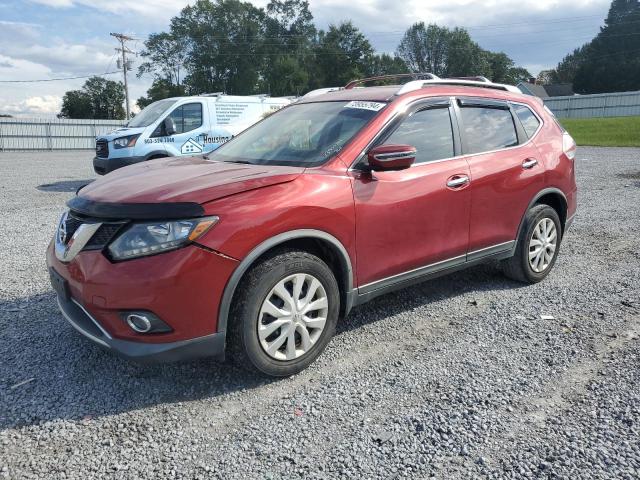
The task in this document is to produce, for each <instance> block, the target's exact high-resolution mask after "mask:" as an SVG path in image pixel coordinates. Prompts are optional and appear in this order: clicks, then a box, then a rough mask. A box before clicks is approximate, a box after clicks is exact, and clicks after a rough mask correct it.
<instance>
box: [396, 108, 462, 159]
mask: <svg viewBox="0 0 640 480" xmlns="http://www.w3.org/2000/svg"><path fill="white" fill-rule="evenodd" d="M384 143H385V144H388V145H392V144H396V145H411V146H413V147H416V150H417V153H416V163H426V162H432V161H434V160H442V159H444V158H451V157H453V156H454V153H453V130H452V128H451V116H450V115H449V109H448V108H432V109H428V110H421V111H418V112H416V113H414V114H413V115H411V116H410V117H409V118H407V119H406V120H405V121H404V122H402V124H401V125H400V126H399V127H398V128H397V129H396V130H395V131H394V132H393V133H392V134H391V136H390V137H389V138H388V139H387V140H386V141H385V142H384Z"/></svg>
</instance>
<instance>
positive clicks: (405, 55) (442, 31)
mask: <svg viewBox="0 0 640 480" xmlns="http://www.w3.org/2000/svg"><path fill="white" fill-rule="evenodd" d="M449 38H450V36H449V30H448V29H447V28H445V27H439V26H437V25H435V24H431V25H429V26H428V27H426V26H425V24H424V22H419V23H415V24H413V25H412V26H410V27H409V28H408V29H407V31H406V32H405V34H404V37H403V38H402V41H401V42H400V45H399V46H398V49H397V50H396V54H397V55H398V57H400V58H401V59H402V60H404V62H405V63H406V64H407V66H408V67H409V69H410V70H411V71H412V72H429V73H433V74H434V75H438V76H444V75H445V73H446V69H447V48H448V44H449Z"/></svg>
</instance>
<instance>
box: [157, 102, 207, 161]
mask: <svg viewBox="0 0 640 480" xmlns="http://www.w3.org/2000/svg"><path fill="white" fill-rule="evenodd" d="M204 108H205V105H204V104H203V103H202V102H193V103H184V104H182V105H180V106H179V107H176V108H175V109H174V110H173V111H172V112H171V113H170V114H169V116H170V117H171V119H172V120H173V123H174V125H175V127H176V132H175V133H174V134H173V135H172V136H171V137H172V141H171V142H170V143H168V144H167V145H166V147H167V151H169V152H170V153H171V154H172V155H174V156H181V155H187V156H188V155H198V154H200V153H203V152H206V150H205V138H206V134H207V132H208V129H207V126H206V123H208V122H205V119H206V118H208V116H207V114H206V112H205V111H204Z"/></svg>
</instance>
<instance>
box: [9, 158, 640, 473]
mask: <svg viewBox="0 0 640 480" xmlns="http://www.w3.org/2000/svg"><path fill="white" fill-rule="evenodd" d="M90 157H91V155H90V153H33V154H8V153H5V154H0V178H1V179H2V180H1V189H0V199H1V202H2V212H3V215H2V217H1V218H0V227H1V228H2V232H3V234H2V236H0V256H1V262H0V268H1V270H0V275H1V278H2V280H1V282H0V304H1V308H0V338H1V342H0V478H3V477H5V478H11V479H20V478H55V479H60V478H78V479H90V478H116V479H124V478H131V479H142V478H160V477H162V478H185V479H200V478H203V479H205V478H207V479H208V478H224V479H228V478H269V479H276V478H286V479H295V478H425V477H435V478H442V479H455V478H465V479H466V478H570V479H580V478H585V479H599V478H602V479H610V478H628V479H631V478H640V435H639V434H640V388H639V387H638V385H639V383H640V320H639V319H640V253H639V252H640V248H639V243H640V242H639V240H638V226H639V225H640V208H639V205H640V150H639V149H596V148H582V149H580V151H579V154H578V160H577V170H578V183H579V187H580V207H579V215H578V216H577V218H576V221H575V223H574V225H573V227H572V229H571V230H570V231H569V233H568V235H567V236H566V237H565V241H564V244H563V245H562V248H561V253H560V257H559V259H558V262H557V264H556V267H555V269H554V271H553V272H552V273H551V275H550V276H549V277H548V278H547V279H546V280H545V281H544V282H542V283H541V284H538V285H534V286H522V285H519V284H517V283H514V282H511V281H509V280H506V279H505V278H504V277H502V276H501V275H500V273H499V272H498V271H497V270H496V268H495V266H492V265H488V266H481V267H477V268H474V269H471V270H468V271H466V272H461V273H458V274H454V275H451V276H449V277H445V278H442V279H439V280H437V281H432V282H428V283H425V284H422V285H420V286H416V287H412V288H409V289H406V290H403V291H401V292H399V293H397V294H392V295H387V296H384V297H381V298H379V299H376V300H375V301H373V302H371V303H369V304H367V305H364V306H361V307H358V308H357V309H355V310H354V311H353V313H352V314H351V315H350V316H349V318H348V319H346V320H345V321H344V322H342V323H341V325H340V326H339V330H338V333H337V335H336V337H335V338H334V340H333V341H332V343H331V344H330V345H329V347H328V349H327V351H326V353H325V354H324V355H323V356H322V357H321V358H320V360H319V361H318V362H316V363H315V364H314V365H313V366H312V367H311V368H309V369H308V370H307V371H305V372H303V373H301V374H299V375H296V376H295V377H292V378H289V379H284V380H265V379H264V378H259V377H254V376H251V375H249V374H247V373H245V372H244V371H240V370H237V369H235V368H234V367H232V366H230V365H227V364H217V363H215V362H214V361H211V360H205V361H199V362H193V363H182V364H172V365H165V366H153V367H149V366H140V365H136V364H133V363H129V362H127V361H125V360H121V359H119V358H116V357H113V356H111V355H109V354H108V353H106V352H103V351H102V350H100V349H99V348H97V347H95V346H93V345H91V344H90V343H88V342H87V341H85V340H84V339H83V338H81V337H80V336H79V335H78V334H77V333H76V332H75V331H74V330H73V329H72V328H71V326H69V325H68V324H66V323H65V321H64V319H63V318H62V317H61V315H60V314H59V313H58V312H57V309H56V306H55V304H54V296H53V294H52V291H51V288H50V287H49V284H48V279H47V274H46V270H45V266H44V250H45V246H46V244H47V242H48V241H49V239H50V238H51V236H52V234H53V231H54V227H55V224H56V221H57V219H58V216H59V215H60V213H61V212H62V210H63V208H64V202H65V201H66V200H67V199H68V198H69V197H70V196H71V195H72V194H73V192H75V190H76V188H77V187H78V186H79V185H81V184H82V182H83V181H86V180H88V179H90V178H91V177H92V171H91V167H90ZM43 185H45V186H43ZM543 315H544V317H542V316H543Z"/></svg>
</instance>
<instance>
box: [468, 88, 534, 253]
mask: <svg viewBox="0 0 640 480" xmlns="http://www.w3.org/2000/svg"><path fill="white" fill-rule="evenodd" d="M513 107H514V106H512V105H511V104H510V103H508V102H504V101H498V100H489V99H485V98H458V99H457V102H456V109H457V114H458V119H459V124H460V132H461V140H462V148H463V151H464V153H465V154H466V155H467V161H468V163H469V168H470V171H471V183H470V188H469V190H470V193H471V218H470V222H469V260H474V259H476V258H480V257H482V256H484V255H486V254H491V253H497V252H499V251H501V250H507V249H509V248H511V247H512V246H513V241H514V240H515V239H516V236H517V232H518V227H519V225H520V221H521V220H522V218H523V216H524V213H525V212H526V210H527V207H528V205H529V202H530V201H531V199H532V198H533V197H534V196H535V195H536V193H538V192H539V191H540V190H542V189H543V188H544V185H545V176H544V166H543V163H542V161H541V159H540V154H539V152H538V150H537V148H536V146H535V145H534V143H533V142H532V141H530V139H529V138H530V136H533V135H534V134H535V131H533V130H534V127H535V125H534V123H535V119H533V120H532V119H529V124H528V128H529V129H530V130H532V131H531V132H530V133H531V135H529V134H527V132H526V131H525V128H524V127H523V125H522V123H521V121H520V120H519V119H518V116H517V114H516V112H515V110H514V108H513ZM536 131H537V130H536Z"/></svg>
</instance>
